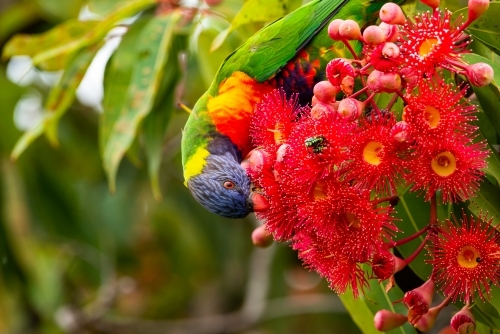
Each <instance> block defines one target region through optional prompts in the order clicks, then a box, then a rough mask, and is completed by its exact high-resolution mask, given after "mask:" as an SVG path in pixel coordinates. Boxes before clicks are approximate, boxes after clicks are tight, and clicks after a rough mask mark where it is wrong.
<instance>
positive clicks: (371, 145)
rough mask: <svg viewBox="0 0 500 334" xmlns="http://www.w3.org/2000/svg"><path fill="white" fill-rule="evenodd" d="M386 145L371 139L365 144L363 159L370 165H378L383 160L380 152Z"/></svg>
mask: <svg viewBox="0 0 500 334" xmlns="http://www.w3.org/2000/svg"><path fill="white" fill-rule="evenodd" d="M383 148H384V145H382V144H381V143H379V142H377V141H370V142H368V144H366V145H365V148H364V149H363V159H365V161H366V162H367V163H369V164H370V165H374V166H378V165H380V163H381V162H382V159H381V158H380V157H379V155H380V153H381V152H382V149H383Z"/></svg>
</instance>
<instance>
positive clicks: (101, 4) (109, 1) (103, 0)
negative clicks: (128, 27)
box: [87, 0, 133, 15]
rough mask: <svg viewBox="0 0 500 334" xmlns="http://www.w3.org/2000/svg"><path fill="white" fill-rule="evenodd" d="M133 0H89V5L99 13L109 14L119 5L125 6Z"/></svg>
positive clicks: (93, 10)
mask: <svg viewBox="0 0 500 334" xmlns="http://www.w3.org/2000/svg"><path fill="white" fill-rule="evenodd" d="M131 1H133V0H87V5H88V6H89V9H90V10H91V11H92V12H93V13H96V14H99V15H108V14H109V13H111V12H112V11H114V10H116V8H118V6H123V5H124V4H126V3H127V2H131Z"/></svg>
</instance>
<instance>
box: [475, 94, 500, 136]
mask: <svg viewBox="0 0 500 334" xmlns="http://www.w3.org/2000/svg"><path fill="white" fill-rule="evenodd" d="M472 88H473V89H474V92H475V93H476V97H477V100H478V101H479V103H480V107H481V110H482V111H483V112H484V114H485V115H486V116H488V118H489V120H490V122H491V124H492V125H493V127H494V128H495V131H496V133H497V134H498V135H500V112H499V110H500V93H499V92H498V89H497V88H496V87H495V86H493V85H492V84H490V85H488V86H486V87H474V86H473V87H472Z"/></svg>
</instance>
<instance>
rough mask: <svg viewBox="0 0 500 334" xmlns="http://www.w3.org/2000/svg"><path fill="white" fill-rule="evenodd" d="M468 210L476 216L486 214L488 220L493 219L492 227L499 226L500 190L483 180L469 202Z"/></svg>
mask: <svg viewBox="0 0 500 334" xmlns="http://www.w3.org/2000/svg"><path fill="white" fill-rule="evenodd" d="M469 210H471V212H472V213H474V214H475V215H476V216H478V215H479V214H480V213H483V214H485V213H488V218H493V223H492V224H493V225H494V226H496V225H498V224H500V189H499V188H498V187H496V186H494V185H493V184H491V182H490V181H488V180H487V179H483V181H482V182H481V187H480V188H479V190H478V191H477V193H476V195H475V196H474V198H471V199H470V200H469Z"/></svg>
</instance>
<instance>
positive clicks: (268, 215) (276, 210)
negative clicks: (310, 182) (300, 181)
mask: <svg viewBox="0 0 500 334" xmlns="http://www.w3.org/2000/svg"><path fill="white" fill-rule="evenodd" d="M252 181H253V180H252ZM254 183H256V184H257V185H258V186H259V187H261V188H262V192H263V194H264V196H266V198H267V200H268V201H269V208H268V209H267V210H266V211H263V212H256V213H255V215H256V216H257V218H258V219H259V220H263V221H264V223H265V225H266V229H267V230H268V231H269V232H270V233H271V234H272V235H273V237H274V239H275V240H278V241H285V240H288V239H290V238H291V237H292V236H293V234H294V233H295V230H296V227H297V226H298V222H299V217H298V215H297V206H296V205H295V204H293V203H291V202H290V201H287V199H286V197H287V195H289V192H290V191H292V192H293V191H295V189H294V188H283V187H282V186H281V185H280V183H279V182H278V181H277V180H275V176H274V174H273V173H272V172H271V171H270V170H265V171H263V173H262V174H261V175H260V177H259V178H258V181H257V182H255V181H254Z"/></svg>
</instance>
